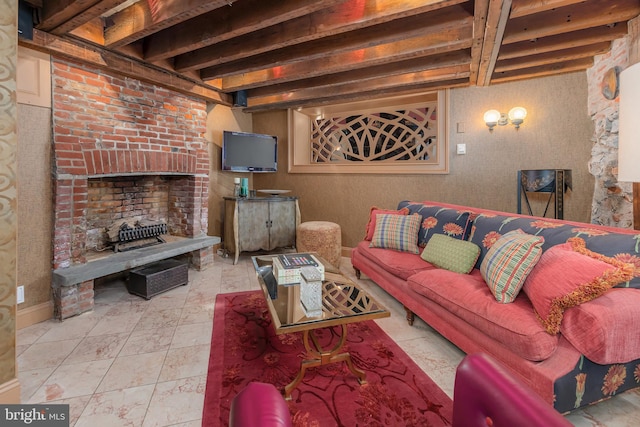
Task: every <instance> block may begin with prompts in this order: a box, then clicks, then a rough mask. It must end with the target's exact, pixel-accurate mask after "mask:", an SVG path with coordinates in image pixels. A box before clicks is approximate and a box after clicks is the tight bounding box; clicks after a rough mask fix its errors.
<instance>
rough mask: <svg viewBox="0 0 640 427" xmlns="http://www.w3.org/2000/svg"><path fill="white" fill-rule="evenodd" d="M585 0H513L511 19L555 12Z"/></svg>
mask: <svg viewBox="0 0 640 427" xmlns="http://www.w3.org/2000/svg"><path fill="white" fill-rule="evenodd" d="M584 1H585V0H534V1H532V0H513V4H512V5H511V19H515V18H520V17H522V16H527V15H533V14H534V13H540V12H544V11H545V10H553V9H557V8H559V7H565V6H570V5H572V4H576V3H584Z"/></svg>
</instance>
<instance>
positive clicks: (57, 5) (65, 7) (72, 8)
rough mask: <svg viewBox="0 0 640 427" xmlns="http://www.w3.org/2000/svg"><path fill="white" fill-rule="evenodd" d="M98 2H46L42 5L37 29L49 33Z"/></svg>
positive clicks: (63, 0) (98, 1)
mask: <svg viewBox="0 0 640 427" xmlns="http://www.w3.org/2000/svg"><path fill="white" fill-rule="evenodd" d="M97 3H100V0H55V1H54V0H48V1H45V2H43V3H42V11H41V13H40V23H39V24H38V25H37V27H36V28H37V29H39V30H41V31H51V30H53V29H54V28H56V27H58V26H60V25H62V24H64V23H65V22H67V21H68V20H70V19H72V18H73V17H74V16H76V15H78V14H80V13H82V12H84V11H85V10H87V9H89V8H90V7H91V6H94V5H95V4H97Z"/></svg>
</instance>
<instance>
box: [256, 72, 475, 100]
mask: <svg viewBox="0 0 640 427" xmlns="http://www.w3.org/2000/svg"><path fill="white" fill-rule="evenodd" d="M468 78H469V67H468V64H467V65H459V66H457V67H453V68H447V69H445V70H430V71H424V72H422V73H409V74H406V75H402V76H393V77H382V78H378V79H373V80H367V81H360V82H357V83H347V84H343V85H337V86H333V87H330V88H327V87H322V88H310V89H305V90H299V91H295V92H288V93H280V94H277V95H271V96H265V97H253V96H251V94H250V92H249V98H248V100H247V101H248V107H249V109H251V108H258V107H260V106H263V107H264V106H267V107H270V108H273V107H274V106H276V105H279V106H280V107H282V106H285V107H284V108H286V106H298V105H303V104H304V102H307V101H308V102H312V103H319V102H320V101H321V100H323V99H332V100H333V102H337V99H340V100H341V101H340V102H349V101H351V100H352V99H351V98H350V96H355V97H360V96H363V95H365V94H369V95H370V94H374V93H377V94H379V93H382V92H385V93H392V92H393V93H397V90H398V89H400V90H403V91H411V90H421V89H423V88H424V87H425V86H428V87H439V85H438V82H445V81H452V80H458V79H465V80H466V81H464V83H463V84H466V85H468V84H469V82H468ZM394 91H395V92H394ZM361 99H362V98H361Z"/></svg>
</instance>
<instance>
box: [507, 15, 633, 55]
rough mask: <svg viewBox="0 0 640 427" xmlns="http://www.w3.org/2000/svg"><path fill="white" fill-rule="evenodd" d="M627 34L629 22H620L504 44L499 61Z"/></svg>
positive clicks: (610, 39)
mask: <svg viewBox="0 0 640 427" xmlns="http://www.w3.org/2000/svg"><path fill="white" fill-rule="evenodd" d="M626 34H627V23H626V22H619V23H617V24H615V25H613V26H600V27H596V28H587V29H585V30H580V31H574V32H571V33H564V34H558V35H556V36H549V37H543V38H540V39H535V40H526V41H522V42H518V43H511V44H508V45H505V46H502V48H501V49H500V54H499V55H498V61H502V60H506V59H512V58H520V57H523V56H529V55H537V54H540V53H546V52H554V51H558V50H563V49H571V48H574V47H579V46H586V45H590V44H594V43H598V42H603V41H608V42H610V41H612V40H615V39H619V38H621V37H624V36H625V35H626Z"/></svg>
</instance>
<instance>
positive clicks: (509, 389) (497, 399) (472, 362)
mask: <svg viewBox="0 0 640 427" xmlns="http://www.w3.org/2000/svg"><path fill="white" fill-rule="evenodd" d="M452 421H453V422H452V425H453V427H474V426H488V425H490V426H494V427H507V426H523V427H524V426H532V427H534V426H545V427H556V426H557V427H560V426H571V425H572V424H571V423H570V422H569V421H567V420H566V419H565V418H564V417H563V416H562V415H561V414H560V413H559V412H558V411H556V410H555V409H554V408H553V407H552V406H551V405H549V404H548V403H547V402H545V401H544V400H543V399H542V398H541V397H540V396H538V395H537V394H536V393H535V392H533V391H532V390H530V389H529V388H528V387H527V386H526V385H525V384H523V383H522V382H520V381H518V380H517V379H515V378H514V377H512V376H511V375H510V374H509V373H507V372H506V371H505V370H504V369H503V368H501V367H500V366H499V365H498V364H497V362H495V361H494V360H493V359H491V358H490V357H489V356H487V355H486V354H482V353H475V354H469V355H467V356H466V357H465V358H464V359H463V360H462V362H461V363H460V365H458V368H457V370H456V378H455V384H454V391H453V420H452Z"/></svg>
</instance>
